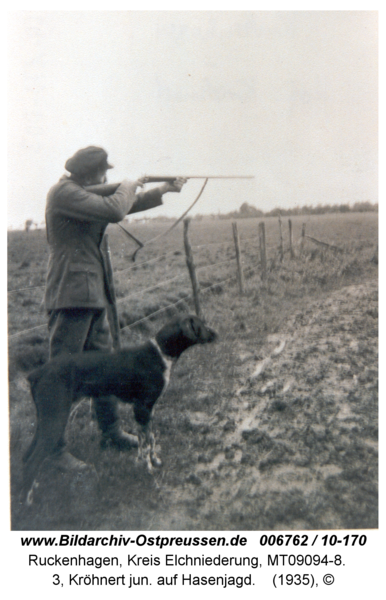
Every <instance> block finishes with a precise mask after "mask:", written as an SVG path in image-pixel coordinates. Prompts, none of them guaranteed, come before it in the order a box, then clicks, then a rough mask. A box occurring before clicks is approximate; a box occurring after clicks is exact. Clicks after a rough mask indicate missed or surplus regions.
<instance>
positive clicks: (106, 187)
mask: <svg viewBox="0 0 386 600" xmlns="http://www.w3.org/2000/svg"><path fill="white" fill-rule="evenodd" d="M177 177H182V178H183V179H254V176H253V175H235V176H234V175H148V176H146V175H145V176H144V177H140V178H139V181H142V182H143V183H161V182H168V183H173V181H175V180H176V179H177ZM120 185H121V184H120V183H99V184H96V185H87V186H86V187H85V189H86V190H87V191H88V192H92V193H93V194H98V196H111V195H112V194H115V192H116V191H117V189H118V188H119V186H120Z"/></svg>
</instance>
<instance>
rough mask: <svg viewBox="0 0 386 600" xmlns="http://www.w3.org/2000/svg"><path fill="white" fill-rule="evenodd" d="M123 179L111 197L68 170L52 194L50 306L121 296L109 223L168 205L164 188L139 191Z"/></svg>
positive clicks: (93, 304) (97, 303) (99, 302)
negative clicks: (114, 271) (116, 284)
mask: <svg viewBox="0 0 386 600" xmlns="http://www.w3.org/2000/svg"><path fill="white" fill-rule="evenodd" d="M135 189H136V185H135V184H133V183H132V182H130V181H127V180H125V181H123V182H122V183H121V185H120V186H119V187H118V189H117V190H116V192H115V193H114V194H112V195H111V196H99V195H97V194H93V193H91V192H88V191H87V190H86V189H84V188H83V187H82V186H80V185H79V184H78V183H77V182H76V181H74V180H73V179H71V177H68V176H66V175H64V176H63V177H62V178H61V179H60V180H59V182H58V183H57V184H56V185H54V186H53V187H52V188H51V189H50V191H49V192H48V196H47V206H46V228H47V229H46V230H47V240H48V245H49V261H48V273H47V282H46V292H45V308H46V309H47V310H48V311H51V310H58V309H62V308H97V309H101V308H106V306H107V304H108V303H110V304H112V303H113V302H114V300H115V298H114V290H113V286H112V268H111V263H110V258H109V251H108V246H107V243H106V238H105V237H104V234H105V229H106V227H107V225H108V224H109V223H117V222H119V221H122V219H123V218H124V217H125V216H126V215H127V214H129V213H133V212H138V211H142V210H147V209H149V208H153V207H155V206H159V205H160V204H162V194H161V193H160V192H159V190H157V189H155V190H150V191H148V192H145V193H141V194H137V195H136V194H135Z"/></svg>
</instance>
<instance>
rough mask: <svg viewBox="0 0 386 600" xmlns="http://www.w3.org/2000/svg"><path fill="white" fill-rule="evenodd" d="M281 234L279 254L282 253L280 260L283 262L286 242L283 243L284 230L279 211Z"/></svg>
mask: <svg viewBox="0 0 386 600" xmlns="http://www.w3.org/2000/svg"><path fill="white" fill-rule="evenodd" d="M279 234H280V246H279V254H280V262H283V258H284V243H283V231H282V228H281V214H280V212H279Z"/></svg>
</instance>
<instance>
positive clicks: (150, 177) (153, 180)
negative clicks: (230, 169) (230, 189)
mask: <svg viewBox="0 0 386 600" xmlns="http://www.w3.org/2000/svg"><path fill="white" fill-rule="evenodd" d="M144 177H146V179H148V181H149V183H156V182H158V181H174V180H175V179H177V177H182V178H183V179H254V178H255V176H254V175H144Z"/></svg>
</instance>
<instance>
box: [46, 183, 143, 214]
mask: <svg viewBox="0 0 386 600" xmlns="http://www.w3.org/2000/svg"><path fill="white" fill-rule="evenodd" d="M138 185H139V183H138V181H127V180H125V181H123V182H122V183H121V184H120V185H119V187H118V188H117V190H116V192H115V193H114V194H112V195H110V196H99V195H98V194H93V193H91V192H89V191H87V190H86V189H84V188H83V187H81V186H80V185H78V184H77V183H76V182H74V181H71V180H70V179H69V180H67V181H66V182H64V183H62V184H61V185H60V187H59V188H58V187H57V186H54V188H52V190H51V191H50V192H49V195H48V205H47V209H48V210H49V209H52V210H56V211H60V213H61V214H63V215H65V216H67V217H70V218H73V219H78V220H80V221H96V222H104V223H106V222H107V223H118V222H119V221H122V219H124V218H125V216H126V215H127V213H128V212H129V211H130V210H131V208H132V207H133V205H134V204H135V202H136V200H137V197H136V195H135V191H136V189H137V187H138Z"/></svg>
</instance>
